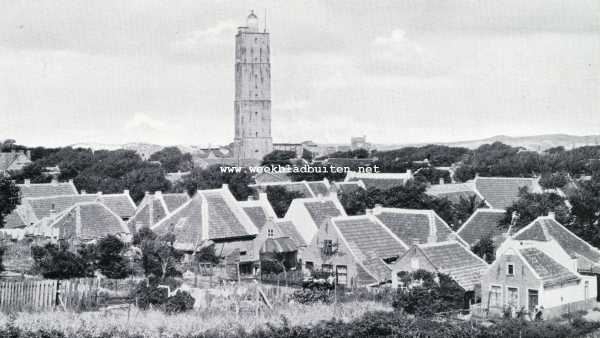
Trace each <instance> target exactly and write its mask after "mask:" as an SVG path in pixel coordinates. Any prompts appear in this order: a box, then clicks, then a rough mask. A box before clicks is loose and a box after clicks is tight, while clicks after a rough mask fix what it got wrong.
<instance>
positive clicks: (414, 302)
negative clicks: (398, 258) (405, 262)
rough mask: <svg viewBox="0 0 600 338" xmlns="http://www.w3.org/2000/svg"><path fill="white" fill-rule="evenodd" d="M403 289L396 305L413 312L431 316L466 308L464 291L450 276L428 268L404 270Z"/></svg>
mask: <svg viewBox="0 0 600 338" xmlns="http://www.w3.org/2000/svg"><path fill="white" fill-rule="evenodd" d="M398 277H399V279H400V283H401V285H403V288H401V289H398V291H397V293H396V295H395V296H394V299H393V302H392V306H393V307H394V308H395V309H402V310H404V311H405V312H407V313H409V314H415V315H420V316H431V315H433V314H435V313H440V312H448V311H453V310H459V309H462V308H463V306H464V290H463V289H462V288H461V287H460V286H459V285H458V284H457V283H456V282H455V281H454V280H453V279H452V278H450V277H449V276H448V275H445V274H442V273H438V274H434V273H431V272H428V271H425V270H417V271H415V272H410V273H407V272H401V273H400V274H399V275H398Z"/></svg>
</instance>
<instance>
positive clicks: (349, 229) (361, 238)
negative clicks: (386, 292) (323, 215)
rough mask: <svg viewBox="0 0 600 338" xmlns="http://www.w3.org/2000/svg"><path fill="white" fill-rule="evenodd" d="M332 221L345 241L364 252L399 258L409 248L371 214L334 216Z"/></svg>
mask: <svg viewBox="0 0 600 338" xmlns="http://www.w3.org/2000/svg"><path fill="white" fill-rule="evenodd" d="M331 222H332V223H333V224H334V225H335V226H336V227H337V229H338V230H339V232H340V234H341V235H342V236H343V237H344V239H345V241H346V242H348V243H352V247H353V248H357V249H358V250H360V252H362V253H363V254H367V253H370V254H371V256H375V257H378V258H381V259H388V258H397V257H399V256H400V255H402V254H403V253H404V252H406V250H407V249H408V248H407V246H406V245H405V244H404V243H402V241H401V240H400V239H399V238H398V237H397V236H396V235H394V234H393V233H392V232H391V231H390V230H389V229H388V228H386V227H385V226H384V225H382V224H381V223H379V222H378V221H377V219H375V218H374V217H373V216H371V215H360V216H342V217H334V218H332V219H331Z"/></svg>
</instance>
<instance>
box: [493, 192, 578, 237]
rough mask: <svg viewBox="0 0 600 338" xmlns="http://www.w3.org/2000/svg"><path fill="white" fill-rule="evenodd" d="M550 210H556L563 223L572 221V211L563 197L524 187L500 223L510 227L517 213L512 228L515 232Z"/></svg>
mask: <svg viewBox="0 0 600 338" xmlns="http://www.w3.org/2000/svg"><path fill="white" fill-rule="evenodd" d="M549 212H554V213H555V215H556V220H557V221H558V222H560V223H562V224H568V223H570V221H571V213H570V211H569V207H568V206H567V205H566V204H565V199H564V198H563V197H561V196H559V195H557V194H555V193H541V194H538V193H530V192H528V191H527V188H525V187H524V188H522V189H521V190H520V192H519V199H518V200H517V201H516V202H515V203H513V205H511V206H510V207H508V208H507V209H506V214H505V217H504V219H503V220H502V221H501V222H500V223H501V225H502V226H503V227H504V228H508V226H509V225H510V224H511V222H512V220H513V216H512V215H513V213H516V215H518V218H517V220H516V222H515V223H514V225H513V230H512V231H513V232H515V231H518V230H519V229H521V228H523V227H524V226H526V225H528V224H529V223H531V222H533V221H534V220H535V219H536V218H538V217H539V216H546V215H548V213H549Z"/></svg>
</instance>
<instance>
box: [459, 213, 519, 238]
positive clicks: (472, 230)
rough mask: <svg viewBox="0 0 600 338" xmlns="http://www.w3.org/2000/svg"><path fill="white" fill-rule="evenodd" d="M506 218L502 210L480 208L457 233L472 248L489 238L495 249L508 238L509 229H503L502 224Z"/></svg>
mask: <svg viewBox="0 0 600 338" xmlns="http://www.w3.org/2000/svg"><path fill="white" fill-rule="evenodd" d="M505 217H506V211H505V210H502V209H485V208H479V209H477V210H475V212H474V213H473V214H472V215H471V216H470V217H469V219H467V220H466V221H465V223H464V224H463V225H462V226H461V227H460V229H458V231H457V232H456V233H457V234H458V236H459V237H460V238H461V239H462V240H464V241H465V242H466V243H467V244H468V245H469V246H470V247H473V246H475V245H476V244H477V243H478V242H479V241H480V240H481V239H483V238H486V237H489V238H491V239H492V240H493V241H494V244H495V247H496V248H498V247H499V245H500V244H502V242H503V241H504V240H505V239H506V238H507V237H508V227H505V228H503V227H501V226H500V222H501V221H502V220H503V219H504V218H505Z"/></svg>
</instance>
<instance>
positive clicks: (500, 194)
mask: <svg viewBox="0 0 600 338" xmlns="http://www.w3.org/2000/svg"><path fill="white" fill-rule="evenodd" d="M473 182H474V184H475V189H476V190H477V191H478V192H479V193H480V194H481V196H483V198H484V199H485V201H486V203H487V204H488V205H489V206H490V207H491V208H494V209H506V208H508V207H510V206H511V205H512V204H513V203H514V202H516V201H517V200H518V199H519V190H520V189H521V188H523V187H526V188H527V189H528V191H529V192H536V193H539V192H542V188H541V186H540V185H539V183H538V179H536V178H525V177H475V179H474V181H473Z"/></svg>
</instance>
